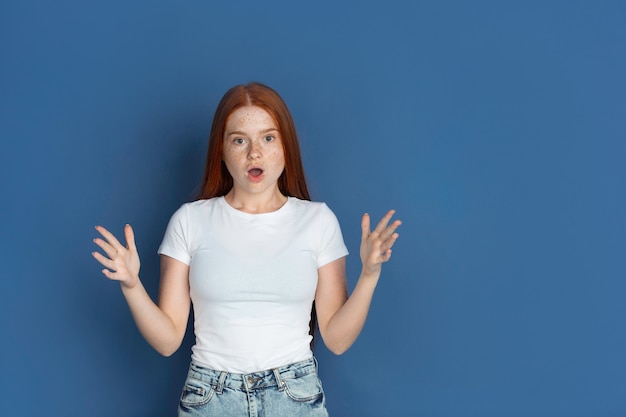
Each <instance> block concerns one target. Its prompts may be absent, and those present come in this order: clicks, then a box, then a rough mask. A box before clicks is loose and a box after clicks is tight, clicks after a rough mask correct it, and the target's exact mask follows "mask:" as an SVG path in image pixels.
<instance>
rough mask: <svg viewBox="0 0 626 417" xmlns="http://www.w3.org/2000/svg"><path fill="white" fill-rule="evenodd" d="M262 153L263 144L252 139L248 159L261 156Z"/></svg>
mask: <svg viewBox="0 0 626 417" xmlns="http://www.w3.org/2000/svg"><path fill="white" fill-rule="evenodd" d="M261 155H262V154H261V145H260V144H259V143H258V142H257V141H255V140H253V141H251V142H250V147H249V148H248V159H256V158H260V157H261Z"/></svg>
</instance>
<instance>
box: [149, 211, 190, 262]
mask: <svg viewBox="0 0 626 417" xmlns="http://www.w3.org/2000/svg"><path fill="white" fill-rule="evenodd" d="M189 247H190V246H189V233H188V219H187V206H186V205H183V206H181V207H180V208H179V209H178V210H176V212H174V214H173V215H172V218H171V219H170V222H169V223H168V225H167V229H165V235H164V236H163V241H162V242H161V246H159V250H158V251H157V252H158V253H159V255H167V256H169V257H171V258H174V259H176V260H178V261H181V262H182V263H184V264H186V265H189V263H190V262H191V254H190V250H189Z"/></svg>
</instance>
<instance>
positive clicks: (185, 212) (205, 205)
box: [172, 197, 219, 221]
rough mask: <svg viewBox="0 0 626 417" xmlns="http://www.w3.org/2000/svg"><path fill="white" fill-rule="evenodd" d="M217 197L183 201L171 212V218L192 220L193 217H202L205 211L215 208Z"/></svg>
mask: <svg viewBox="0 0 626 417" xmlns="http://www.w3.org/2000/svg"><path fill="white" fill-rule="evenodd" d="M218 198H219V197H216V198H211V199H208V200H196V201H191V202H188V203H184V204H182V205H181V206H180V207H179V208H178V209H177V210H176V211H175V212H174V214H172V219H178V220H180V221H188V220H190V219H191V220H194V219H195V218H198V217H203V216H205V215H206V213H207V212H210V211H211V210H214V209H215V207H216V206H217V200H218Z"/></svg>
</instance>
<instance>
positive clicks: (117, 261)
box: [91, 224, 140, 289]
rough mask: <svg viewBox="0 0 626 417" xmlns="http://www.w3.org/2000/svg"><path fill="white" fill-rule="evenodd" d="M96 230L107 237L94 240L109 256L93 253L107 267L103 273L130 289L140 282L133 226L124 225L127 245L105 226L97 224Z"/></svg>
mask: <svg viewBox="0 0 626 417" xmlns="http://www.w3.org/2000/svg"><path fill="white" fill-rule="evenodd" d="M96 230H97V231H98V232H100V234H101V235H102V237H104V239H106V241H105V240H103V239H101V238H95V239H94V240H93V241H94V243H95V244H96V245H98V246H99V247H100V248H101V249H102V250H103V251H104V253H105V254H106V255H107V256H104V255H102V254H101V253H99V252H92V253H91V254H92V255H93V257H94V258H96V260H97V261H98V262H100V263H101V264H102V265H103V266H104V267H105V268H104V269H103V270H102V273H103V274H104V276H105V277H107V278H109V279H110V280H113V281H119V282H120V284H121V285H123V286H124V287H126V288H128V289H130V288H133V287H134V286H135V285H137V283H138V282H139V266H140V261H139V254H138V253H137V247H136V246H135V234H134V233H133V228H132V227H130V225H129V224H127V225H126V226H125V227H124V236H125V237H126V246H123V245H122V244H121V243H120V242H119V240H117V238H116V237H115V236H113V234H112V233H111V232H109V231H108V230H107V229H105V228H104V227H102V226H96Z"/></svg>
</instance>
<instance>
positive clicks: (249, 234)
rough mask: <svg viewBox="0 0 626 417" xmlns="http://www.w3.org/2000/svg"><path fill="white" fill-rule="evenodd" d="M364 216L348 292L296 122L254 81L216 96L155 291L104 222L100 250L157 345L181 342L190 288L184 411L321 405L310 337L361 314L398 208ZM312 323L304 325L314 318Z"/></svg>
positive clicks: (353, 333)
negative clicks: (199, 164)
mask: <svg viewBox="0 0 626 417" xmlns="http://www.w3.org/2000/svg"><path fill="white" fill-rule="evenodd" d="M393 214H394V212H393V210H392V211H389V212H388V213H387V214H386V215H385V216H384V217H383V218H382V220H380V222H379V223H378V225H377V226H376V227H375V229H374V230H373V231H372V230H371V229H370V218H369V216H368V215H367V214H365V215H364V216H363V218H362V221H361V226H362V240H361V248H360V255H361V260H362V263H363V267H362V271H361V276H360V277H359V280H358V282H357V285H356V287H355V289H354V291H353V292H352V294H351V295H350V297H348V290H347V284H346V272H345V271H346V265H345V257H346V255H347V253H348V251H347V250H346V247H345V245H344V242H343V238H342V235H341V230H340V228H339V224H338V222H337V219H336V217H335V215H334V214H333V213H332V211H331V210H330V209H329V208H328V207H327V206H326V205H325V204H324V203H315V202H311V201H310V198H309V194H308V191H307V186H306V181H305V177H304V170H303V168H302V162H301V158H300V150H299V145H298V140H297V137H296V130H295V126H294V123H293V120H292V118H291V115H290V113H289V110H288V109H287V106H286V105H285V103H284V102H283V100H282V99H281V97H280V96H279V95H278V94H277V93H276V92H275V91H274V90H272V89H271V88H269V87H267V86H264V85H262V84H259V83H251V84H248V85H245V86H244V85H239V86H236V87H233V88H232V89H230V90H229V91H228V92H227V93H226V94H225V95H224V97H223V98H222V100H221V102H220V104H219V106H218V108H217V110H216V112H215V117H214V119H213V125H212V128H211V134H210V138H209V149H208V155H207V161H206V167H205V173H204V179H203V184H202V189H201V193H200V195H199V197H198V200H197V201H194V202H191V203H188V204H184V205H183V206H182V207H181V208H180V209H178V210H177V211H176V212H175V213H174V215H173V216H172V218H171V220H170V222H169V225H168V227H167V230H166V232H165V237H164V239H163V242H162V244H161V246H160V248H159V253H160V255H161V283H160V289H159V299H158V304H155V303H154V302H153V301H152V300H151V298H150V296H149V295H148V294H147V292H146V291H145V289H144V287H143V286H142V284H141V280H140V279H139V256H138V253H137V248H136V246H135V239H134V235H133V230H132V228H131V227H130V225H126V226H125V229H124V235H125V238H126V246H124V245H122V244H121V243H120V242H119V241H118V239H116V238H115V236H113V235H112V234H111V233H110V232H109V231H107V230H106V229H105V228H103V227H101V226H97V227H96V229H97V230H98V232H99V233H100V234H101V235H102V237H103V239H102V238H96V239H94V242H95V243H96V245H98V246H99V247H100V248H101V249H102V251H103V252H104V255H103V254H101V253H99V252H94V253H93V256H94V258H96V259H97V260H98V261H99V262H100V263H101V264H102V265H103V266H104V267H105V269H103V270H102V273H103V274H104V275H105V276H106V277H107V278H109V279H111V280H116V281H119V282H120V286H121V289H122V292H123V294H124V296H125V298H126V301H127V302H128V305H129V307H130V311H131V313H132V315H133V318H134V319H135V321H136V323H137V326H138V328H139V330H140V332H141V334H142V335H143V336H144V337H145V339H146V340H147V341H148V343H150V345H152V347H154V349H156V350H157V351H158V352H159V353H161V354H163V355H166V356H169V355H171V354H172V353H174V352H175V351H176V350H177V349H178V347H179V346H180V344H181V342H182V340H183V336H184V333H185V329H186V327H187V320H188V318H189V312H190V307H191V303H192V302H193V307H194V315H195V323H194V333H195V336H196V343H195V345H194V346H193V349H192V357H191V359H192V360H191V365H190V370H189V374H188V377H187V381H186V383H185V387H184V389H183V394H182V397H181V400H180V404H179V416H220V417H225V416H242V417H243V416H249V415H250V416H256V415H263V416H276V417H284V416H326V415H327V411H326V408H325V400H324V393H323V391H322V386H321V383H320V381H319V379H318V377H317V364H316V362H315V359H314V357H313V354H312V351H311V341H312V337H313V336H312V335H313V332H312V331H311V329H312V328H313V326H314V323H315V322H317V326H318V328H319V331H320V334H321V336H322V339H323V341H324V343H325V345H326V346H327V347H328V348H329V349H330V350H331V351H332V352H333V353H335V354H342V353H343V352H345V351H346V350H347V349H348V348H349V347H350V346H351V345H352V344H353V343H354V341H355V340H356V338H357V337H358V335H359V333H360V332H361V329H362V327H363V325H364V323H365V319H366V317H367V313H368V310H369V307H370V302H371V299H372V296H373V294H374V289H375V287H376V284H377V282H378V279H379V277H380V273H381V265H382V263H384V262H387V261H388V260H389V259H390V257H391V247H392V246H393V244H394V242H395V241H396V239H397V238H398V234H397V233H396V228H397V227H398V226H399V225H400V221H399V220H395V221H393V222H391V218H392V216H393ZM310 324H311V326H310Z"/></svg>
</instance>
